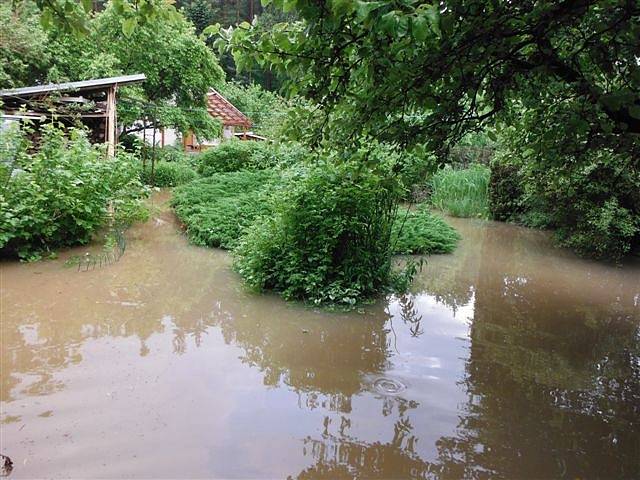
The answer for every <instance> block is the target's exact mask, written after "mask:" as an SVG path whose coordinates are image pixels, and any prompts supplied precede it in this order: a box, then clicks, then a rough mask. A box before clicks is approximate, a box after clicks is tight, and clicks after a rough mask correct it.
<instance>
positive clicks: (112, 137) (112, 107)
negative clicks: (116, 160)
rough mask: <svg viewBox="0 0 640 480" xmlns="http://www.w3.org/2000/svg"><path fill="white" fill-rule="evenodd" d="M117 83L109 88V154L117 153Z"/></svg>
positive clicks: (111, 155) (107, 139)
mask: <svg viewBox="0 0 640 480" xmlns="http://www.w3.org/2000/svg"><path fill="white" fill-rule="evenodd" d="M116 133H117V132H116V85H113V86H111V87H109V90H107V138H106V141H107V155H109V156H110V157H113V156H114V155H115V153H116Z"/></svg>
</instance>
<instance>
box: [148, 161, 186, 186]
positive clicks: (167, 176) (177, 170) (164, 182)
mask: <svg viewBox="0 0 640 480" xmlns="http://www.w3.org/2000/svg"><path fill="white" fill-rule="evenodd" d="M140 178H141V180H142V181H143V182H144V183H146V184H148V185H153V186H155V187H177V186H178V185H182V184H184V183H188V182H190V181H192V180H195V179H196V178H198V173H197V172H196V171H195V169H194V168H193V167H192V166H191V165H189V164H188V163H185V162H173V161H159V162H156V164H155V166H154V169H153V175H152V173H151V165H150V164H149V163H147V165H146V167H143V168H141V171H140Z"/></svg>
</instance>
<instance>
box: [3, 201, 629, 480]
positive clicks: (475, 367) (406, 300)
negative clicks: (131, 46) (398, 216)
mask: <svg viewBox="0 0 640 480" xmlns="http://www.w3.org/2000/svg"><path fill="white" fill-rule="evenodd" d="M166 200H167V197H166V195H160V196H157V197H156V200H155V201H156V203H157V205H158V210H157V211H156V213H155V214H154V215H153V218H152V219H151V220H150V221H149V222H148V223H146V224H144V225H140V226H137V227H134V228H133V229H131V230H130V231H129V232H128V233H127V240H128V245H127V251H126V253H125V255H124V256H123V257H122V259H121V260H120V261H119V262H118V263H116V264H113V265H109V266H106V267H102V268H96V269H92V270H89V271H87V272H77V271H76V270H75V269H73V268H65V267H64V266H63V264H64V261H65V259H66V258H68V257H69V256H70V255H72V254H81V253H82V252H84V251H85V249H75V250H73V251H69V252H66V253H64V254H62V255H61V258H60V259H58V260H55V261H45V262H39V263H35V264H20V263H10V262H4V263H2V264H0V269H1V276H0V281H1V285H0V300H1V302H2V303H1V311H0V314H1V330H0V333H1V338H0V346H1V349H2V350H1V354H0V355H1V356H0V360H1V367H2V368H1V382H0V402H1V412H0V429H1V430H0V433H1V438H0V439H1V447H0V450H1V452H2V453H3V454H5V455H9V456H10V457H11V458H12V459H13V461H14V470H13V472H12V474H11V478H34V477H47V478H51V477H82V478H116V477H117V478H121V477H133V478H142V477H144V478H151V477H153V478H198V477H199V478H202V477H225V478H286V477H292V478H323V477H326V478H343V477H344V478H352V477H363V478H375V477H383V478H390V477H393V478H461V477H466V478H577V477H579V478H596V477H606V478H638V477H640V265H638V263H637V262H635V263H634V262H630V263H629V264H627V265H625V266H624V267H622V268H617V267H614V266H609V265H605V264H601V263H595V262H589V261H585V260H581V259H578V258H576V257H574V256H573V255H572V254H570V253H568V252H565V251H562V250H558V249H554V248H552V246H551V245H550V242H549V240H548V236H547V235H546V234H545V233H542V232H536V231H531V230H526V229H522V228H518V227H515V226H510V225H505V224H500V223H493V222H482V221H474V220H455V219H452V220H451V223H452V224H454V226H455V227H456V228H457V229H458V230H459V231H460V232H461V234H462V235H463V237H464V239H463V241H462V243H461V245H460V247H459V248H458V250H457V251H456V252H455V253H454V254H452V255H443V256H438V257H433V258H431V259H430V260H429V264H428V266H427V267H426V268H425V269H424V270H423V271H422V272H421V274H420V276H419V278H418V279H417V281H416V284H415V287H414V292H413V293H411V294H407V295H403V296H398V297H396V296H391V297H389V298H386V299H384V300H381V301H379V302H378V303H376V304H375V305H371V306H369V307H367V308H366V309H364V312H362V313H357V312H354V313H352V314H336V313H327V312H322V311H319V310H314V309H310V308H306V307H302V306H300V305H295V304H288V303H285V302H283V301H282V300H280V299H278V298H277V297H274V296H269V295H263V296H259V295H254V294H251V293H249V292H246V291H245V290H244V289H243V287H242V285H241V283H240V281H239V279H238V277H237V276H236V275H235V274H234V273H233V272H232V271H231V269H230V263H231V261H230V258H229V256H228V255H227V254H226V253H224V252H221V251H215V250H208V249H202V248H197V247H193V246H190V245H188V244H187V241H186V240H185V238H184V236H183V235H182V234H181V233H180V232H179V229H178V226H177V225H176V222H175V219H174V217H173V216H172V214H171V213H170V211H168V210H167V208H166Z"/></svg>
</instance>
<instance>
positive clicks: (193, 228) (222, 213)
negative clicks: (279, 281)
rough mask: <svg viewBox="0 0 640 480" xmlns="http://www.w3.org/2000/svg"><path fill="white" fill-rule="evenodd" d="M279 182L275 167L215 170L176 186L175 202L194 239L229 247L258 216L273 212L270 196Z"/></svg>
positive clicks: (173, 203) (202, 243)
mask: <svg viewBox="0 0 640 480" xmlns="http://www.w3.org/2000/svg"><path fill="white" fill-rule="evenodd" d="M278 182H280V174H279V173H278V172H275V171H273V170H262V171H257V172H249V171H242V172H230V173H221V174H214V175H211V176H209V177H205V178H201V179H198V180H195V181H193V182H191V183H188V184H186V185H182V186H181V187H178V188H176V189H175V190H174V192H173V199H172V205H173V206H174V208H175V211H176V214H177V215H178V218H180V220H181V221H182V222H183V223H184V225H185V226H186V230H187V235H188V236H189V239H190V240H191V241H192V242H193V243H195V244H196V245H203V246H209V247H221V248H227V249H229V248H233V247H234V246H235V245H236V243H237V242H238V239H239V238H240V236H241V235H242V234H243V233H244V231H245V229H246V228H247V227H248V226H249V225H251V224H252V223H253V221H254V220H255V219H256V218H257V217H258V216H261V215H266V214H269V213H271V206H270V204H269V201H268V198H267V197H268V193H269V192H270V191H271V189H272V188H273V187H274V185H275V184H277V183H278Z"/></svg>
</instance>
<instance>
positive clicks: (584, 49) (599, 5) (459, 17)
mask: <svg viewBox="0 0 640 480" xmlns="http://www.w3.org/2000/svg"><path fill="white" fill-rule="evenodd" d="M274 3H275V4H277V5H279V6H280V7H282V8H284V9H285V10H288V9H294V8H295V9H296V10H297V12H298V14H299V15H300V17H301V18H302V19H303V21H302V22H298V23H293V24H291V23H289V24H287V23H282V24H279V25H276V27H275V28H274V29H273V30H271V31H267V32H264V31H259V30H256V29H251V28H250V26H249V25H248V24H243V25H240V27H239V28H236V29H235V30H233V31H227V32H225V31H223V36H224V37H226V39H227V40H228V41H229V42H230V44H231V47H232V48H233V49H234V51H236V52H238V55H237V56H238V58H240V57H241V58H242V59H243V62H244V64H246V63H248V62H252V61H255V62H258V63H261V64H263V65H264V64H268V65H270V66H272V67H273V68H275V69H278V70H280V71H286V72H287V73H288V75H289V76H290V77H291V78H292V81H291V85H290V88H291V89H292V91H294V92H296V91H299V92H300V93H303V94H304V95H306V96H308V97H310V98H312V99H313V100H315V101H316V102H317V103H318V104H320V105H322V106H323V107H324V108H325V109H326V113H327V115H328V116H329V117H330V118H329V120H331V122H329V123H327V125H329V126H330V125H331V123H332V122H333V123H336V124H339V130H340V131H344V130H347V131H348V132H347V133H348V134H352V133H353V132H352V131H351V130H354V129H356V130H357V131H358V133H360V132H369V133H371V134H374V135H376V136H378V137H381V136H382V137H385V138H388V139H391V140H393V141H397V140H398V139H403V141H404V142H421V141H424V140H426V141H428V142H430V143H431V145H432V146H433V147H435V148H438V149H440V148H441V147H443V146H446V145H448V144H449V143H450V141H455V140H457V139H458V138H460V136H461V135H462V134H463V133H464V132H466V131H468V130H469V129H473V128H476V127H478V125H480V124H481V123H482V122H486V121H488V120H491V119H493V118H494V117H496V115H498V114H500V113H502V112H504V111H505V109H507V108H508V107H509V106H510V105H512V103H513V102H514V101H517V102H524V103H525V104H526V105H530V104H532V103H536V104H537V102H540V101H541V100H544V101H546V102H548V101H553V102H563V101H575V102H576V103H577V104H576V115H575V117H576V118H574V119H573V120H572V125H573V128H574V129H575V130H576V131H578V132H579V131H581V130H590V131H591V135H592V136H593V137H602V136H606V137H607V139H606V140H607V143H613V144H618V143H619V142H623V143H627V142H626V141H625V140H624V139H626V138H628V137H629V135H632V134H638V133H640V66H639V65H638V51H639V49H640V21H639V20H640V5H639V4H638V3H637V2H636V1H629V0H608V1H602V0H565V1H560V2H556V1H532V0H524V1H519V2H495V1H489V0H446V1H441V2H435V3H427V2H424V1H410V0H403V1H370V2H365V1H360V0H331V1H321V2H318V1H310V0H276V1H275V2H274ZM240 54H241V55H240ZM585 115H586V116H588V119H587V120H586V122H585V121H581V118H584V117H585ZM335 133H336V132H335V131H334V130H332V135H335ZM593 141H595V139H594V140H593Z"/></svg>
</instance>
